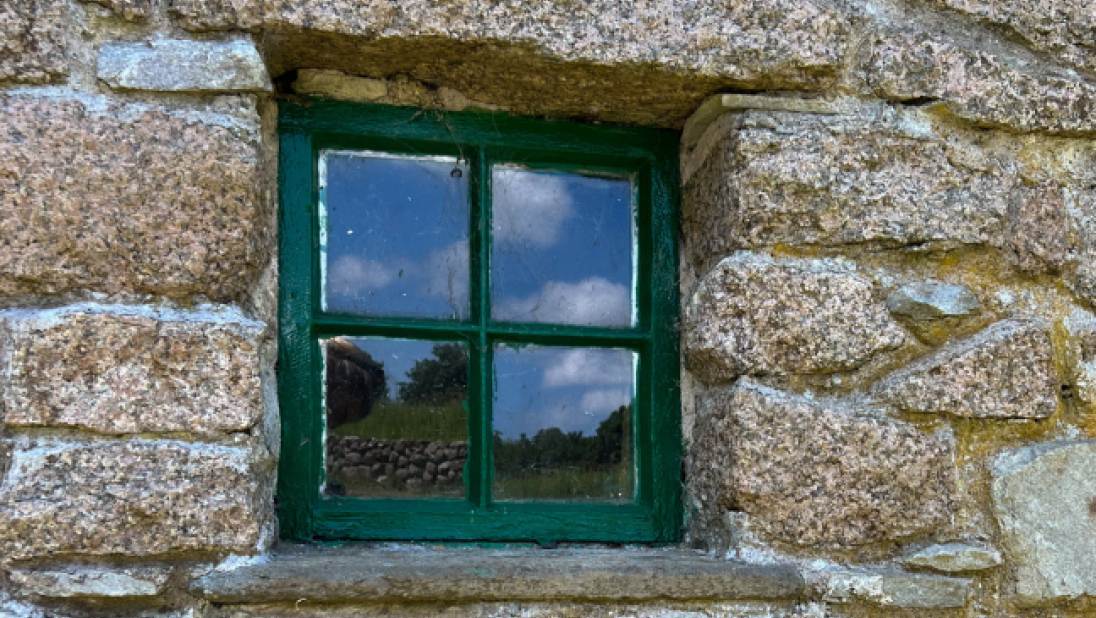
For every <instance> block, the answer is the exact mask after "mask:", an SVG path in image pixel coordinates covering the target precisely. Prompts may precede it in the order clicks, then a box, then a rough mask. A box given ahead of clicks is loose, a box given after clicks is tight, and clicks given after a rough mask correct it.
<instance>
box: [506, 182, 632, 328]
mask: <svg viewBox="0 0 1096 618" xmlns="http://www.w3.org/2000/svg"><path fill="white" fill-rule="evenodd" d="M491 182H492V195H493V199H492V202H491V208H492V212H491V220H492V230H493V237H492V249H491V260H492V261H491V280H492V284H493V289H492V308H491V317H492V318H493V319H496V320H505V321H512V322H541V323H551V324H574V325H580V326H631V325H632V324H633V322H634V317H633V316H634V313H635V312H634V310H633V305H634V302H633V289H634V275H633V268H634V266H635V265H634V263H633V262H634V254H635V250H634V247H635V241H634V215H633V208H632V204H633V199H632V193H633V189H632V182H631V180H630V179H629V178H622V177H615V178H614V177H606V176H590V175H580V174H575V173H561V172H550V171H531V170H526V169H522V168H520V167H518V166H515V165H496V166H494V167H493V168H492V171H491Z"/></svg>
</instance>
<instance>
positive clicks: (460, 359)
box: [399, 343, 468, 405]
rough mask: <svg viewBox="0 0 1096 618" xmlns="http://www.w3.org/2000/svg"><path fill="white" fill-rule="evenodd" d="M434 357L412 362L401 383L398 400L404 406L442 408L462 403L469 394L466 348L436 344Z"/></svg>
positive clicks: (458, 345) (448, 344) (454, 344)
mask: <svg viewBox="0 0 1096 618" xmlns="http://www.w3.org/2000/svg"><path fill="white" fill-rule="evenodd" d="M432 353H433V358H424V359H421V360H418V361H415V365H414V366H413V367H411V369H409V370H408V371H407V381H406V382H401V383H400V385H399V386H400V392H399V398H400V401H403V402H406V403H419V404H430V405H441V404H445V403H450V402H452V401H457V400H459V401H463V400H464V398H465V396H466V394H467V392H468V349H467V348H466V347H465V346H464V345H462V344H459V343H439V344H437V345H435V346H434V348H433V350H432Z"/></svg>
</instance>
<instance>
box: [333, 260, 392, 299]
mask: <svg viewBox="0 0 1096 618" xmlns="http://www.w3.org/2000/svg"><path fill="white" fill-rule="evenodd" d="M398 274H399V269H398V268H396V267H394V266H386V265H384V264H382V263H380V262H376V261H373V260H364V259H362V258H360V257H358V256H356V255H344V256H342V257H340V258H339V259H337V260H335V263H334V264H332V265H331V267H330V269H329V270H328V274H327V286H328V289H329V290H331V291H332V292H334V293H336V294H354V293H356V292H361V291H363V290H376V289H380V288H383V287H386V286H388V285H389V284H391V283H392V282H393V281H395V280H396V277H397V276H398Z"/></svg>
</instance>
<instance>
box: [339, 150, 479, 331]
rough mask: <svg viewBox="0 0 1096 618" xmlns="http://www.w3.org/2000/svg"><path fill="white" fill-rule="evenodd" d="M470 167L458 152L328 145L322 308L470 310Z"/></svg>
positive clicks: (429, 313)
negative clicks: (415, 153)
mask: <svg viewBox="0 0 1096 618" xmlns="http://www.w3.org/2000/svg"><path fill="white" fill-rule="evenodd" d="M468 175H469V174H468V169H467V166H466V165H464V164H463V162H458V160H457V159H456V158H455V157H434V156H431V157H417V156H404V155H392V154H386V153H377V152H367V151H355V152H350V151H337V150H329V151H325V152H323V153H322V154H321V157H320V183H321V184H320V187H321V196H320V264H321V266H320V267H321V270H322V276H323V293H322V295H321V298H322V301H321V302H322V308H323V310H324V311H337V312H343V313H355V314H360V315H371V316H398V317H424V318H466V317H468V315H469V309H468V282H469V280H470V278H469V274H468Z"/></svg>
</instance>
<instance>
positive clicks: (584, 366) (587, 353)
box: [544, 348, 633, 386]
mask: <svg viewBox="0 0 1096 618" xmlns="http://www.w3.org/2000/svg"><path fill="white" fill-rule="evenodd" d="M553 357H554V358H553V359H552V363H551V364H550V365H549V366H547V367H546V368H545V370H544V386H579V385H597V386H609V385H616V384H628V385H631V384H632V380H633V376H632V373H633V370H632V357H633V352H630V351H628V350H604V349H596V348H572V349H568V350H566V351H564V352H561V353H559V354H554V355H553Z"/></svg>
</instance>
